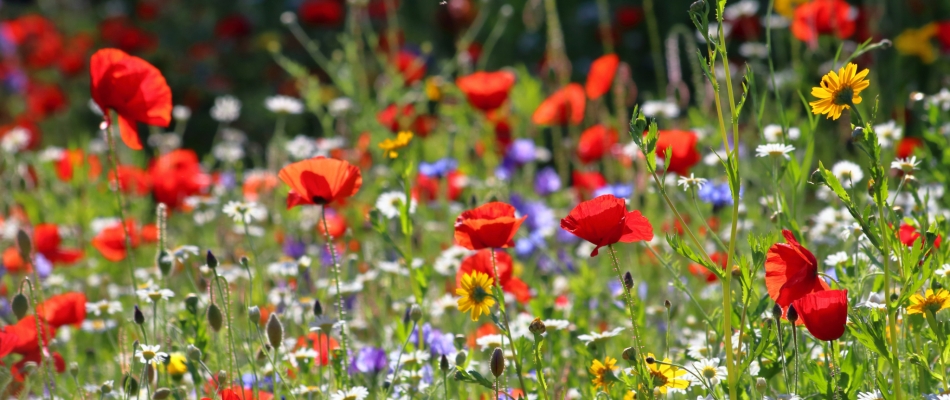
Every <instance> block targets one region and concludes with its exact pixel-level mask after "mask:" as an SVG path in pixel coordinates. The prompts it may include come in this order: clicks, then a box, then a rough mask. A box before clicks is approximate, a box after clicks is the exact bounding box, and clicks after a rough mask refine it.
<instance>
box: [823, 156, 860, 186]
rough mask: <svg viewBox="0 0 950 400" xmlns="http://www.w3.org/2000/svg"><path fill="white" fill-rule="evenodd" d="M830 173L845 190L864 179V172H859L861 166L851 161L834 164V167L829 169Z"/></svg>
mask: <svg viewBox="0 0 950 400" xmlns="http://www.w3.org/2000/svg"><path fill="white" fill-rule="evenodd" d="M831 173H832V174H834V176H836V177H838V180H839V181H840V182H841V186H843V187H844V188H845V189H850V188H851V186H852V185H854V184H855V183H858V182H861V179H864V172H863V171H861V166H860V165H858V164H855V163H853V162H851V161H838V162H836V163H835V165H834V166H832V167H831Z"/></svg>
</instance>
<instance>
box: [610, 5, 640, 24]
mask: <svg viewBox="0 0 950 400" xmlns="http://www.w3.org/2000/svg"><path fill="white" fill-rule="evenodd" d="M615 15H616V16H617V25H619V27H620V28H621V29H630V28H634V27H636V26H637V25H638V24H640V21H642V20H643V10H642V9H641V8H640V7H638V6H630V5H623V6H618V7H617V12H616V14H615Z"/></svg>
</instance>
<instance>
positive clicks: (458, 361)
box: [455, 351, 468, 367]
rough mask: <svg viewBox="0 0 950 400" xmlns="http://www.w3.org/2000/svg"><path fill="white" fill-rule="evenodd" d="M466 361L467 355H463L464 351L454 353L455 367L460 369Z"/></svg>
mask: <svg viewBox="0 0 950 400" xmlns="http://www.w3.org/2000/svg"><path fill="white" fill-rule="evenodd" d="M466 360H468V354H465V352H464V351H460V352H458V353H455V365H456V366H458V367H461V366H463V365H465V361H466Z"/></svg>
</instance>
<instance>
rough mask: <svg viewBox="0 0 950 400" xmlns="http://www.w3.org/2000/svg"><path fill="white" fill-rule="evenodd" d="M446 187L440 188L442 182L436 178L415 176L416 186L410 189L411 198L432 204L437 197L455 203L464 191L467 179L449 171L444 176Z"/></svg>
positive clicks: (456, 172) (421, 175)
mask: <svg viewBox="0 0 950 400" xmlns="http://www.w3.org/2000/svg"><path fill="white" fill-rule="evenodd" d="M445 179H446V181H447V182H448V187H447V188H443V187H442V183H441V182H442V181H441V180H440V179H439V178H436V177H430V176H426V175H423V174H418V175H416V185H415V187H413V188H412V197H414V198H416V199H422V200H423V201H426V202H432V201H435V200H436V199H438V198H439V197H446V198H447V199H448V200H449V201H456V200H458V199H459V197H460V196H461V195H462V190H463V189H465V182H466V180H467V178H466V177H465V175H463V174H462V173H461V172H458V171H451V172H449V173H448V174H446V176H445Z"/></svg>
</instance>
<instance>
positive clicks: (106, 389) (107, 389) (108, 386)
mask: <svg viewBox="0 0 950 400" xmlns="http://www.w3.org/2000/svg"><path fill="white" fill-rule="evenodd" d="M99 391H101V392H102V394H103V395H106V394H109V393H112V381H106V383H103V384H102V386H100V387H99Z"/></svg>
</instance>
